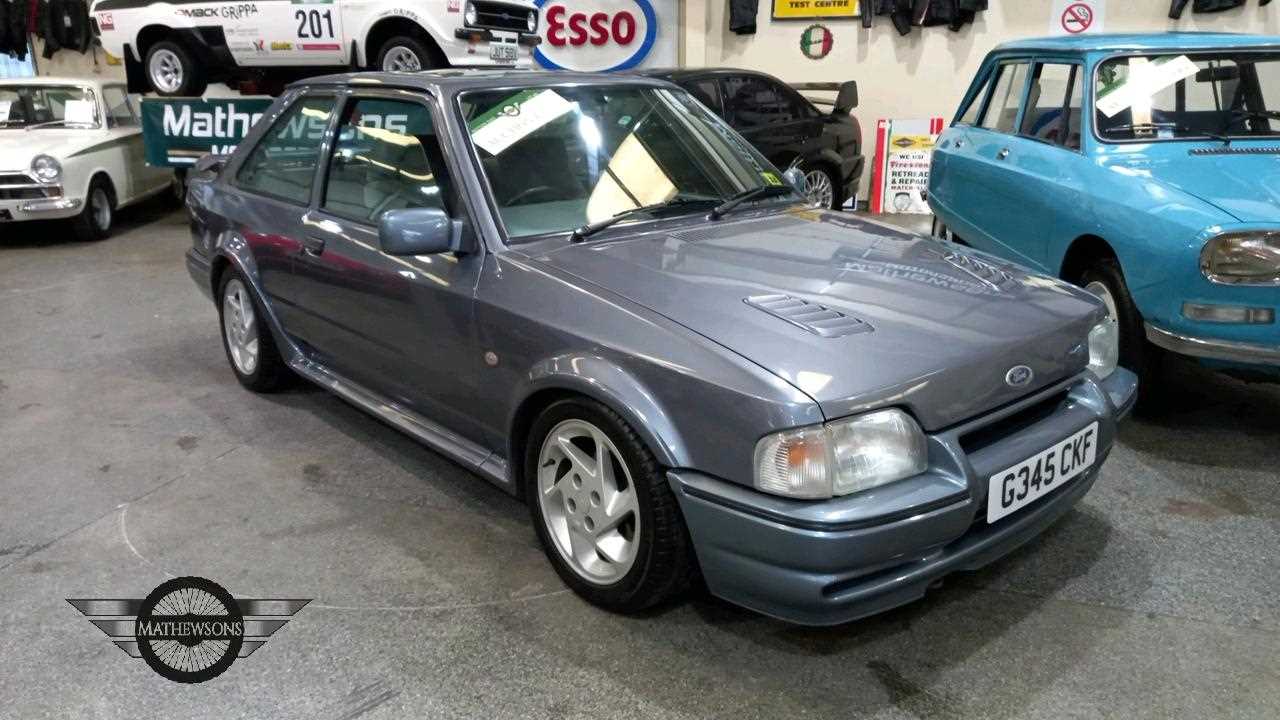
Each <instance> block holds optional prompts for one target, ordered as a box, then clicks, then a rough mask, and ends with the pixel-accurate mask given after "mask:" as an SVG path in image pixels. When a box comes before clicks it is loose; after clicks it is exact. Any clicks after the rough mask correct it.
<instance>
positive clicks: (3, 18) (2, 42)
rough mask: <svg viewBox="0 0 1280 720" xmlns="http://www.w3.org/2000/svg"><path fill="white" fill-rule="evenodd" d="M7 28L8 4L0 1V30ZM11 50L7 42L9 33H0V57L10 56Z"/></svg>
mask: <svg viewBox="0 0 1280 720" xmlns="http://www.w3.org/2000/svg"><path fill="white" fill-rule="evenodd" d="M8 27H9V2H8V0H0V29H2V28H8ZM12 54H13V48H12V44H11V43H10V42H9V33H7V32H0V55H12Z"/></svg>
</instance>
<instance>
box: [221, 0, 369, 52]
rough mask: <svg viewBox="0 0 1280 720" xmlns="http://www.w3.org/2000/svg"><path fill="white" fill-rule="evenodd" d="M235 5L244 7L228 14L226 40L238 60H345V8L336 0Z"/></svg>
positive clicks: (281, 0) (267, 0)
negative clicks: (343, 28)
mask: <svg viewBox="0 0 1280 720" xmlns="http://www.w3.org/2000/svg"><path fill="white" fill-rule="evenodd" d="M229 4H230V3H229ZM235 4H237V5H239V6H240V8H241V12H239V13H237V14H235V15H234V16H231V15H227V16H226V17H224V18H223V29H224V32H226V34H227V45H228V47H229V48H230V50H231V53H232V55H234V56H236V62H238V63H239V64H241V65H326V64H328V65H333V64H344V63H345V62H346V58H345V57H344V53H343V35H342V8H341V7H340V6H339V4H338V3H337V2H334V0H262V1H260V2H254V3H244V2H241V3H235ZM224 15H226V14H225V13H224Z"/></svg>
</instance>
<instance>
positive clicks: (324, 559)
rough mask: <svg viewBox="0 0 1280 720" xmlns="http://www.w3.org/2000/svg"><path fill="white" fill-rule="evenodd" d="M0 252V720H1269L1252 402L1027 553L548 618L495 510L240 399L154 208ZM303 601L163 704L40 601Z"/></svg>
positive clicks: (1258, 400)
mask: <svg viewBox="0 0 1280 720" xmlns="http://www.w3.org/2000/svg"><path fill="white" fill-rule="evenodd" d="M122 222H123V227H121V229H120V232H119V233H118V234H117V235H116V237H114V238H112V239H110V240H107V241H105V242H102V243H98V244H94V245H80V244H75V243H72V242H69V241H65V240H64V239H63V232H62V229H61V228H57V227H28V228H21V229H17V228H14V227H12V226H9V227H4V228H3V229H0V238H2V239H0V498H3V500H2V501H0V503H2V504H0V658H3V671H2V672H0V702H2V703H3V707H4V710H3V711H2V713H0V714H3V715H5V716H7V717H13V718H37V717H50V718H53V717H58V718H62V717H76V718H98V717H102V718H106V717H117V716H131V717H147V718H176V717H201V718H232V717H246V718H309V719H328V718H354V717H357V716H359V717H367V718H408V717H432V718H436V717H440V718H444V717H458V718H482V717H504V718H505V717H529V718H561V717H574V718H620V717H646V718H648V717H652V718H712V717H732V718H745V717H760V718H802V717H803V718H825V717H832V718H851V717H864V716H865V717H880V718H911V717H915V718H980V717H991V718H1024V717H1037V718H1066V717H1081V718H1096V717H1122V718H1132V717H1179V718H1196V717H1214V718H1217V717H1257V718H1275V717H1280V665H1278V664H1277V658H1280V572H1278V571H1280V550H1278V549H1277V548H1280V491H1278V485H1280V474H1278V473H1277V469H1276V468H1277V466H1280V441H1278V440H1277V439H1278V438H1280V389H1277V388H1276V387H1268V386H1259V385H1246V384H1244V383H1241V382H1237V381H1235V380H1230V379H1226V378H1223V377H1220V376H1217V375H1214V374H1211V373H1207V372H1204V371H1201V370H1199V369H1197V368H1194V367H1182V368H1180V369H1178V370H1176V371H1175V372H1174V373H1172V377H1171V379H1170V381H1169V384H1168V385H1167V388H1166V391H1167V392H1168V393H1170V394H1171V396H1173V399H1172V401H1171V408H1170V409H1169V411H1168V412H1167V414H1166V415H1164V416H1163V417H1160V418H1158V419H1155V420H1149V421H1131V422H1130V423H1129V424H1128V425H1127V427H1126V428H1125V430H1124V433H1123V437H1122V442H1121V445H1120V446H1119V447H1118V448H1117V449H1116V450H1115V452H1114V453H1113V455H1112V457H1111V460H1110V462H1109V463H1108V464H1107V466H1106V469H1105V471H1104V472H1103V475H1102V478H1101V480H1100V481H1099V483H1098V485H1097V487H1096V488H1095V489H1094V491H1093V492H1092V493H1091V494H1090V495H1089V497H1088V498H1087V499H1086V501H1085V502H1084V503H1083V504H1082V505H1081V506H1080V507H1079V508H1078V509H1077V510H1076V511H1075V512H1073V513H1071V514H1070V515H1068V516H1067V517H1066V518H1064V519H1063V521H1062V522H1060V523H1059V524H1058V525H1056V526H1055V527H1054V528H1053V529H1052V530H1051V531H1050V532H1049V533H1048V534H1046V535H1045V536H1044V537H1042V538H1041V539H1040V540H1039V541H1037V542H1034V543H1032V544H1031V545H1029V546H1028V547H1025V548H1023V549H1022V550H1021V551H1019V552H1017V553H1015V554H1014V555H1013V556H1011V557H1009V558H1007V559H1005V560H1003V561H1001V562H998V563H996V564H995V565H993V566H991V567H989V568H987V569H985V570H984V571H982V572H979V573H976V574H972V575H966V576H957V577H954V578H952V579H951V580H949V581H948V583H947V585H946V587H944V588H943V589H942V590H940V591H938V592H935V593H933V594H932V595H930V597H929V598H928V599H926V600H925V601H923V602H920V603H916V604H914V605H911V606H908V607H906V608H902V609H900V610H897V611H894V612H891V613H888V614H886V615H883V616H880V617H877V618H873V619H870V620H866V621H863V622H859V623H856V624H852V625H848V626H845V627H839V628H833V629H824V630H811V629H803V628H796V627H790V626H787V625H783V624H781V623H778V622H775V621H772V620H769V619H766V618H763V617H759V616H756V615H753V614H751V613H749V612H745V611H742V610H738V609H736V608H734V607H732V606H729V605H726V604H724V603H722V602H719V601H717V600H715V599H712V598H709V597H706V596H703V595H695V596H694V597H692V598H691V599H690V600H688V601H687V602H684V603H682V604H678V605H675V606H673V607H669V608H665V609H663V610H661V611H658V612H654V613H651V614H650V615H649V616H647V617H642V618H628V617H619V616H615V615H610V614H608V613H605V612H601V611H599V610H596V609H594V608H592V607H590V606H588V605H586V604H585V603H583V602H582V601H580V600H579V599H578V598H577V597H576V596H574V595H573V594H571V593H568V592H566V591H565V590H564V588H563V586H562V585H561V584H560V582H559V581H558V580H557V578H556V576H555V575H554V574H553V573H552V571H551V569H550V567H549V566H548V564H547V563H546V561H545V560H544V558H543V556H542V553H541V551H540V550H539V548H538V547H537V544H536V539H535V537H534V534H533V531H532V529H531V526H530V523H529V520H528V517H527V514H526V511H525V509H524V507H522V506H521V505H520V504H518V503H517V502H516V501H514V500H512V499H510V498H508V497H507V496H505V495H503V494H501V493H500V492H499V491H497V490H495V489H493V488H491V487H490V486H489V485H487V484H486V483H485V482H483V481H482V480H480V479H479V478H478V477H476V476H474V475H471V474H470V473H468V472H466V471H464V470H462V469H461V468H459V467H458V466H456V465H454V464H453V463H451V462H450V461H448V460H445V459H443V458H442V457H440V456H438V455H436V454H434V453H433V452H431V451H429V450H426V449H424V448H422V447H420V446H418V445H416V444H414V443H413V442H412V441H410V440H409V439H407V438H406V437H404V436H402V435H400V434H399V433H397V432H395V431H394V430H392V429H390V428H388V427H386V426H384V425H381V424H379V423H378V422H376V421H374V420H372V419H370V418H368V417H366V416H365V415H363V414H361V413H360V412H358V411H356V410H355V409H353V408H352V407H350V406H348V405H346V404H345V403H343V402H342V401H340V400H338V399H336V398H334V397H332V396H330V395H327V394H325V393H323V392H321V391H319V390H316V389H312V388H302V389H298V390H296V391H293V392H290V393H288V394H283V395H277V396H270V397H263V396H255V395H252V394H250V393H248V392H245V391H243V390H242V389H241V388H240V387H239V386H238V385H237V384H236V382H235V380H234V378H233V377H232V374H231V371H230V370H229V369H228V368H227V364H226V360H225V359H224V357H223V352H222V348H221V346H220V345H219V340H218V332H217V324H216V320H215V317H216V316H215V312H214V308H213V307H212V306H211V305H210V304H209V303H208V302H207V301H206V300H205V299H204V298H203V297H202V296H201V295H200V294H199V292H198V291H197V290H196V288H195V287H194V286H193V285H192V283H191V281H190V280H189V279H188V277H187V275H186V271H185V269H184V268H183V263H182V252H183V250H184V248H185V246H186V244H187V237H186V223H185V218H184V217H183V215H181V214H180V213H175V214H168V213H166V212H165V211H162V210H160V209H158V208H155V207H150V206H148V207H144V208H140V209H139V211H137V212H133V213H129V214H127V215H125V216H124V217H123V218H122ZM181 574H198V575H202V576H206V577H209V578H212V579H214V580H215V581H217V582H219V583H221V584H223V585H225V586H226V587H227V588H229V589H230V590H231V591H232V592H233V593H235V594H237V595H240V596H249V597H255V596H256V597H308V598H315V600H314V602H313V603H312V605H311V606H310V607H307V608H305V609H304V610H302V611H301V612H300V613H298V615H296V616H295V617H294V619H293V621H292V622H290V623H289V624H288V625H286V626H285V627H284V628H283V629H282V630H280V631H279V632H277V633H276V634H275V636H274V637H273V638H272V639H271V641H270V642H268V643H267V645H266V646H265V647H263V648H262V649H260V650H259V651H258V652H257V653H256V654H255V655H253V656H252V657H251V658H248V659H245V660H240V661H238V662H236V664H235V665H233V666H232V667H231V669H230V670H229V671H228V672H227V673H226V674H224V675H223V676H221V677H220V678H218V679H216V680H214V681H212V682H209V683H206V684H203V685H193V686H185V685H178V684H175V683H172V682H169V681H167V680H164V679H162V678H161V677H159V676H158V675H156V674H155V673H153V672H152V671H151V670H150V669H149V668H148V667H147V666H146V665H145V664H144V663H143V662H142V661H140V660H132V659H129V658H128V657H126V656H125V654H124V653H122V652H121V651H120V650H118V649H116V648H115V647H113V646H112V645H111V643H110V642H109V641H108V640H107V638H106V637H105V636H104V635H103V634H102V633H101V632H99V631H98V630H97V629H95V628H94V627H93V626H92V625H90V624H89V622H88V621H87V620H86V619H85V618H83V617H82V616H81V615H80V614H79V613H78V612H76V611H75V610H74V609H73V608H71V607H70V606H69V605H68V604H67V603H66V602H65V601H64V598H68V597H104V598H130V597H133V598H141V597H143V596H145V595H146V594H147V593H148V592H149V591H151V590H152V589H153V588H154V587H155V586H156V585H158V584H159V583H160V582H162V581H163V580H165V579H166V578H167V577H169V576H171V575H181Z"/></svg>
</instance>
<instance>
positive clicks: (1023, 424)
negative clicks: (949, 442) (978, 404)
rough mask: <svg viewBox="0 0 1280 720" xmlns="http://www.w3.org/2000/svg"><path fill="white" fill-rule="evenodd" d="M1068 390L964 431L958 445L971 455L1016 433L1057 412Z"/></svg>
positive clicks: (1068, 392)
mask: <svg viewBox="0 0 1280 720" xmlns="http://www.w3.org/2000/svg"><path fill="white" fill-rule="evenodd" d="M1070 392H1071V391H1070V390H1069V389H1068V390H1063V391H1062V392H1058V393H1054V394H1052V395H1050V396H1049V397H1047V398H1044V399H1043V400H1040V401H1039V402H1036V403H1032V404H1031V405H1028V406H1027V407H1025V408H1022V409H1021V410H1019V411H1018V412H1016V413H1013V414H1012V415H1009V416H1008V417H1003V418H1000V419H999V420H997V421H995V422H993V423H991V424H989V425H983V426H982V427H980V428H978V429H976V430H973V431H971V432H968V433H965V434H964V435H961V436H960V447H961V448H962V449H963V450H964V452H965V454H966V455H972V454H973V453H976V452H979V451H981V450H983V449H984V448H987V447H990V446H991V445H994V444H996V443H997V442H1000V441H1001V440H1003V439H1005V438H1007V437H1009V436H1011V435H1016V434H1018V433H1019V432H1022V431H1023V430H1026V429H1027V428H1029V427H1031V426H1032V425H1035V424H1036V423H1038V422H1040V421H1041V420H1044V419H1045V418H1047V417H1049V416H1050V415H1052V414H1054V413H1055V412H1057V411H1058V410H1059V409H1060V408H1061V407H1062V403H1063V402H1065V401H1066V399H1067V395H1069V394H1070Z"/></svg>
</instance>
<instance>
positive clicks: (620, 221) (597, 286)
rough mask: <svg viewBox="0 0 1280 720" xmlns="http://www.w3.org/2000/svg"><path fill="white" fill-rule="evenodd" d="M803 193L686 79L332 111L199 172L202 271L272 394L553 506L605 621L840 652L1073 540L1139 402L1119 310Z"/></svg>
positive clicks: (453, 83) (421, 89)
mask: <svg viewBox="0 0 1280 720" xmlns="http://www.w3.org/2000/svg"><path fill="white" fill-rule="evenodd" d="M798 184H799V179H798V178H797V177H795V173H786V174H784V173H781V172H780V171H779V170H778V169H777V168H775V167H773V166H772V165H770V164H769V162H768V161H767V160H765V159H764V158H763V157H762V156H761V155H760V154H759V153H757V152H756V151H755V150H753V149H752V148H751V146H750V145H749V144H748V143H747V142H746V141H745V140H743V138H742V137H741V136H739V135H738V134H737V133H735V132H734V131H733V130H732V129H730V128H729V127H728V126H727V125H726V124H725V123H724V122H723V121H721V120H720V119H718V118H716V117H715V116H713V115H711V114H710V113H709V112H708V111H707V110H706V109H705V108H704V107H703V106H702V105H700V104H699V103H698V102H697V101H695V100H693V99H692V98H691V97H690V96H689V95H687V94H686V93H685V92H684V91H683V90H680V89H679V88H677V87H676V86H674V85H671V84H668V83H666V82H663V81H660V80H655V79H649V78H641V77H623V76H613V75H588V74H573V73H554V74H552V73H546V74H542V73H524V72H502V71H473V72H462V71H437V72H426V73H415V74H400V73H362V74H353V75H340V76H332V77H323V78H315V79H311V80H308V81H306V82H304V83H300V84H296V85H293V86H291V87H290V88H289V89H288V90H287V91H286V92H285V93H284V94H283V95H282V96H281V97H280V98H279V99H278V101H277V102H276V103H275V105H274V106H273V107H272V108H271V109H270V110H269V111H268V112H267V114H266V115H265V116H264V118H263V120H262V122H260V123H259V124H258V125H257V126H256V127H255V129H254V130H253V132H252V133H251V134H250V135H249V137H248V138H246V140H245V142H244V143H243V144H242V145H241V146H240V147H239V148H238V149H237V150H236V152H235V153H234V154H233V155H231V156H229V157H207V158H205V159H204V160H202V161H201V162H200V163H199V164H198V165H197V167H196V168H195V169H194V170H193V172H192V176H191V181H190V191H189V193H188V198H187V204H188V209H189V211H190V214H191V219H192V224H191V227H192V233H193V247H192V248H191V249H190V250H189V251H188V253H187V266H188V269H189V270H190V272H191V275H192V277H193V278H194V279H195V281H196V283H197V284H198V285H199V286H200V288H201V289H202V290H203V291H204V292H206V293H207V294H208V295H210V297H211V298H212V299H213V301H214V303H215V305H216V307H217V309H218V312H219V314H220V319H221V328H222V338H223V343H224V346H225V349H226V353H227V357H228V359H229V361H230V364H231V367H232V370H233V371H234V372H235V374H236V377H237V378H238V379H239V381H240V383H241V384H243V385H244V386H245V387H247V388H249V389H251V390H255V391H269V390H273V389H276V388H278V387H280V386H281V385H282V384H283V383H284V382H285V381H286V380H288V379H289V377H290V376H292V375H296V376H301V377H303V378H306V379H308V380H310V381H312V382H315V383H317V384H319V385H321V386H323V387H325V388H327V389H329V390H330V391H332V392H334V393H336V394H338V395H340V396H341V397H343V398H345V399H346V400H348V401H349V402H351V403H353V404H354V405H356V406H358V407H360V408H362V409H364V410H366V411H367V412H369V413H371V414H372V415H374V416H376V417H378V418H381V419H382V420H384V421H385V422H387V423H389V424H391V425H393V426H395V427H397V428H399V429H400V430H402V431H404V432H406V433H408V434H410V435H412V436H414V437H415V438H417V439H419V440H421V441H422V442H424V443H426V444H427V445H429V446H431V447H432V448H435V449H436V450H438V451H440V452H441V453H444V454H445V455H447V456H449V457H451V458H453V459H454V460H456V461H457V462H459V463H461V464H463V465H465V466H467V467H468V468H470V469H472V470H473V471H474V472H476V473H477V474H479V475H481V476H482V477H484V478H486V479H488V480H490V481H491V482H493V483H495V484H496V485H498V486H500V487H501V488H503V489H505V490H506V491H507V492H509V493H511V494H513V495H515V496H517V497H521V498H524V499H525V501H526V502H527V503H528V505H529V509H530V512H531V515H532V518H533V523H534V526H535V528H536V531H537V533H538V536H539V537H540V539H541V541H542V543H543V545H544V547H545V549H546V553H547V556H548V558H549V559H550V561H551V563H552V565H553V566H554V567H555V569H556V571H557V572H558V574H559V575H560V577H561V578H563V580H564V582H565V583H566V584H568V585H569V586H570V587H571V588H573V589H574V590H575V591H577V592H578V593H579V594H580V595H582V596H583V597H585V598H587V599H588V600H590V601H591V602H593V603H596V604H598V605H601V606H603V607H606V608H610V609H613V610H619V611H634V610H638V609H641V608H644V607H648V606H651V605H653V604H655V603H658V602H660V601H663V600H665V599H668V598H671V597H673V596H676V595H678V594H679V593H680V591H681V590H682V589H684V588H685V587H687V586H688V585H689V584H690V583H691V582H693V581H695V580H696V579H697V578H698V577H699V576H700V577H701V578H702V579H703V580H705V583H706V585H707V587H708V588H709V589H710V591H711V592H712V593H713V594H715V595H717V596H720V597H722V598H725V599H727V600H729V601H731V602H734V603H738V604H740V605H743V606H746V607H748V608H751V609H754V610H756V611H759V612H761V613H766V614H769V615H773V616H776V617H779V618H783V619H786V620H788V621H792V622H796V623H804V624H813V625H822V624H833V623H839V622H844V621H848V620H852V619H855V618H858V617H862V616H865V615H868V614H871V613H875V612H879V611H882V610H885V609H888V608H890V607H894V606H896V605H900V604H902V603H905V602H908V601H911V600H913V599H916V598H919V597H921V596H922V595H923V594H924V592H925V591H926V589H927V588H928V587H929V586H930V585H931V584H934V583H935V582H936V581H937V580H938V579H939V578H941V577H942V576H943V575H946V574H947V573H950V572H953V571H957V570H968V569H973V568H976V567H979V566H981V565H983V564H985V563H987V562H990V561H991V560H993V559H995V558H998V557H1000V556H1002V555H1004V554H1006V553H1008V552H1009V551H1011V550H1012V549H1014V548H1015V547H1017V546H1019V545H1021V544H1023V543H1024V542H1026V541H1028V540H1030V539H1032V538H1033V537H1035V536H1036V535H1037V534H1039V533H1040V532H1041V531H1043V530H1044V529H1045V528H1046V527H1048V526H1049V525H1050V524H1051V523H1052V522H1053V521H1054V520H1056V519H1057V518H1059V517H1060V516H1062V515H1063V514H1064V513H1066V512H1067V511H1068V510H1069V509H1070V508H1071V507H1072V506H1074V505H1075V503H1077V502H1078V501H1079V500H1080V499H1081V498H1082V497H1083V496H1084V495H1085V493H1087V492H1088V491H1089V488H1090V487H1091V486H1092V484H1093V483H1094V481H1095V480H1096V479H1097V477H1098V473H1099V469H1100V468H1101V466H1102V464H1103V462H1104V461H1105V459H1106V457H1107V454H1108V452H1109V451H1110V449H1111V446H1112V443H1113V441H1114V438H1115V433H1116V423H1117V421H1118V420H1119V419H1120V418H1121V417H1122V416H1123V415H1124V414H1125V413H1126V412H1127V411H1128V410H1129V408H1130V405H1131V402H1132V399H1133V395H1134V389H1135V386H1136V380H1135V378H1134V376H1133V375H1132V374H1131V373H1129V372H1128V371H1126V370H1124V369H1117V368H1116V352H1117V350H1116V328H1115V323H1114V321H1113V319H1111V318H1109V317H1108V316H1107V314H1106V311H1105V310H1104V308H1103V306H1102V304H1101V303H1100V302H1099V301H1098V300H1097V299H1096V298H1094V297H1092V296H1090V295H1088V294H1086V293H1084V292H1083V291H1081V290H1078V289H1075V288H1072V287H1070V286H1068V285H1067V284H1065V283H1062V282H1059V281H1057V280H1053V279H1050V278H1047V277H1043V276H1038V275H1033V274H1029V273H1028V272H1027V271H1025V270H1022V269H1020V268H1018V267H1016V266H1013V265H1009V264H1007V263H1004V262H1002V261H999V260H995V259H993V258H991V257H989V256H986V255H982V254H980V253H976V252H971V251H969V250H967V249H965V248H962V247H955V246H952V245H944V244H941V243H939V242H936V241H934V240H931V239H929V238H924V237H919V236H916V235H911V234H907V233H903V232H900V231H898V230H894V229H891V228H888V227H885V226H882V225H879V224H876V223H873V222H870V221H865V220H861V219H857V218H854V217H851V216H848V215H841V214H838V213H831V212H827V211H824V210H820V209H817V208H812V207H809V206H807V205H805V204H804V199H803V197H802V196H801V195H800V194H799V193H798V192H797V190H796V189H795V188H796V187H797V186H798Z"/></svg>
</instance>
